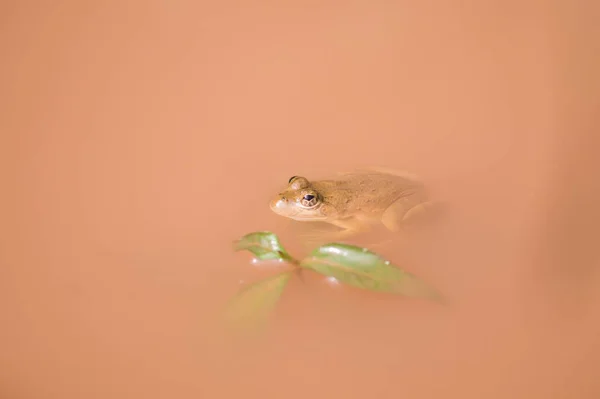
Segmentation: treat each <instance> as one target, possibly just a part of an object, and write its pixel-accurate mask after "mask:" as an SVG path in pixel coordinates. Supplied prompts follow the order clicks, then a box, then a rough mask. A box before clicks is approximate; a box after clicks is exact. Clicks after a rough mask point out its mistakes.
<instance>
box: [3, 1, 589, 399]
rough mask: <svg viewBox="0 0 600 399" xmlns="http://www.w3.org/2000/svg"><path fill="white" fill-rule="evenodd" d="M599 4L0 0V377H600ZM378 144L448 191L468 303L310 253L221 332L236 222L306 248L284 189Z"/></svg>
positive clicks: (495, 384) (312, 384)
mask: <svg viewBox="0 0 600 399" xmlns="http://www.w3.org/2000/svg"><path fill="white" fill-rule="evenodd" d="M599 11H600V10H599V7H598V5H594V4H592V2H583V1H574V2H558V1H556V2H543V1H537V0H532V1H518V2H517V1H512V0H509V1H500V0H487V1H470V2H469V1H467V2H459V3H457V2H450V1H444V0H425V1H419V2H408V1H396V2H392V1H370V2H367V1H351V2H341V1H328V0H326V1H320V2H310V1H309V2H303V3H302V4H300V3H297V2H294V3H293V2H289V1H287V2H286V1H283V2H281V1H280V2H275V1H266V0H261V1H257V2H231V1H224V2H212V3H210V2H187V1H176V0H175V1H168V2H167V1H145V2H141V1H123V2H116V1H103V2H90V1H59V2H44V1H19V2H17V1H10V0H9V1H4V2H2V4H0V29H1V35H0V49H1V53H0V54H1V57H2V58H1V62H0V71H1V74H0V104H1V107H0V162H1V168H0V181H1V182H2V184H1V186H0V187H1V193H0V194H1V195H0V205H1V207H0V216H1V219H0V220H1V223H0V226H1V227H0V320H1V324H0V354H1V355H0V398H6V399H38V398H44V399H51V398H61V399H69V398H78V399H79V398H86V399H87V398H90V399H91V398H103V399H104V398H115V399H117V398H167V397H168V398H171V397H178V398H199V397H206V398H220V397H240V396H243V397H245V398H305V397H311V398H332V397H334V398H335V397H344V398H363V397H378V398H396V397H398V396H402V397H406V398H442V397H443V398H507V397H511V398H581V399H585V398H598V397H600V381H599V380H598V375H597V370H598V366H599V361H600V348H599V346H600V345H599V342H600V340H598V336H599V332H600V323H599V316H598V315H599V314H600V294H599V292H600V290H598V284H600V275H599V273H598V263H599V255H598V245H597V237H598V234H597V226H598V225H599V224H600V211H599V209H598V203H599V199H600V179H599V178H598V172H597V171H598V170H600V165H599V164H600V162H599V161H598V157H597V155H596V152H597V149H598V148H600V135H599V134H598V123H597V110H598V109H599V105H600V104H599V102H598V97H597V94H598V88H599V80H598V79H597V76H595V75H596V71H597V70H598V69H599V67H600V65H599V60H598V57H599V54H600V48H599V47H600V46H599V42H598V38H599V37H600V29H599V28H598V24H597V21H598V18H599V17H600V12H599ZM369 165H382V166H387V167H393V168H399V169H407V170H410V171H411V172H414V173H416V174H418V175H421V176H422V177H423V178H424V180H426V181H429V182H431V187H432V190H433V191H434V192H435V193H437V195H439V196H440V197H444V198H450V199H452V200H453V202H452V203H453V205H454V208H453V209H454V210H453V213H452V217H450V218H449V219H448V220H447V222H446V223H445V224H443V225H442V226H441V227H440V228H439V230H438V231H437V233H436V234H435V235H434V236H432V237H431V238H429V240H428V241H426V242H422V243H420V244H422V245H420V248H423V249H425V250H423V251H422V253H421V254H422V255H423V256H421V257H420V258H419V259H420V260H421V261H420V262H417V263H415V264H413V265H411V266H410V270H411V271H412V272H413V273H415V274H417V275H419V276H422V277H423V278H426V279H427V280H428V281H430V282H431V283H433V284H434V285H435V286H436V287H438V288H439V289H440V290H442V291H443V292H445V293H446V294H447V295H448V296H449V297H450V298H451V299H452V304H451V306H447V307H439V306H434V305H431V304H427V303H424V302H419V301H411V300H397V299H396V300H391V299H389V298H387V297H384V296H378V295H375V294H371V293H366V292H362V291H358V290H354V289H348V288H345V287H332V286H329V285H327V284H326V283H325V282H324V280H323V279H322V278H319V277H317V276H308V278H307V281H305V284H302V283H301V282H298V281H293V282H292V283H290V286H289V287H287V288H288V289H287V291H286V292H285V294H284V296H283V297H282V301H281V303H280V304H279V305H280V306H278V308H277V311H276V312H275V314H274V317H273V320H272V324H271V327H270V328H269V330H268V332H267V335H266V336H265V337H264V339H262V340H259V341H252V342H248V343H245V344H244V343H241V344H240V343H239V342H232V341H231V340H230V339H229V338H228V337H227V336H225V335H224V334H223V332H222V330H221V329H220V327H219V325H218V322H217V321H218V315H219V311H220V310H221V308H222V306H223V305H224V304H225V302H226V301H227V299H228V298H229V297H230V296H231V295H233V294H234V293H235V292H236V290H237V289H238V288H239V286H240V281H252V280H255V279H258V278H261V277H262V276H264V275H268V274H269V273H273V270H272V269H269V268H261V267H256V266H254V265H251V264H250V262H249V261H250V256H249V255H248V254H244V253H233V252H232V251H231V242H232V240H234V239H236V238H238V237H240V236H242V235H244V234H246V233H249V232H251V231H257V230H272V231H274V232H276V233H277V234H279V235H280V236H281V238H282V240H283V242H284V245H286V246H289V247H290V248H291V249H292V250H293V251H296V252H295V253H297V254H298V255H299V256H300V255H301V251H302V249H301V248H300V247H299V246H297V245H296V241H295V235H294V234H295V231H296V230H295V228H296V227H295V225H294V223H292V222H289V221H287V220H283V218H281V217H279V216H277V215H275V214H274V213H272V212H271V211H270V210H269V209H268V201H269V199H270V198H271V196H272V195H273V194H274V193H276V192H278V191H279V190H280V189H281V188H282V187H284V186H285V185H286V183H287V180H288V178H289V177H290V176H292V175H305V176H308V177H311V176H319V177H320V176H324V175H329V174H332V173H336V172H338V171H345V170H348V169H352V168H354V167H361V166H369ZM288 243H289V244H288ZM394 248H395V247H394V246H391V247H390V246H388V247H386V249H384V250H382V251H383V253H384V254H385V256H387V257H388V258H389V259H392V260H395V259H399V258H400V257H402V253H400V251H399V250H395V249H394ZM407 267H408V266H407Z"/></svg>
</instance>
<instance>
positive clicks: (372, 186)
mask: <svg viewBox="0 0 600 399" xmlns="http://www.w3.org/2000/svg"><path fill="white" fill-rule="evenodd" d="M432 204H433V202H432V201H429V200H428V199H427V193H426V192H425V188H424V185H423V183H421V181H420V180H419V179H418V178H417V177H415V176H413V175H411V174H408V173H404V172H396V171H392V170H389V169H383V168H370V169H365V170H358V171H355V172H351V173H343V174H340V177H339V178H338V179H336V180H318V181H309V180H308V179H307V178H305V177H302V176H292V177H291V178H290V179H289V181H288V186H287V188H286V189H285V190H284V191H283V192H281V193H279V194H278V195H277V196H276V197H275V198H273V199H272V200H271V202H270V207H271V210H273V212H275V213H276V214H278V215H281V216H285V217H287V218H290V219H294V220H299V221H319V222H326V223H330V224H332V225H335V226H338V227H340V228H342V229H343V230H341V231H339V232H336V233H327V234H326V235H327V236H328V237H330V238H333V239H344V238H346V237H350V236H352V235H354V234H357V233H360V232H365V231H368V230H370V225H371V224H373V223H378V222H381V223H383V225H384V226H385V227H386V228H387V229H388V230H390V231H391V232H398V231H399V230H400V229H401V224H403V223H404V222H406V221H407V220H409V219H410V218H412V217H413V216H414V215H415V214H419V213H421V212H422V211H424V210H426V209H427V208H428V207H429V206H431V205H432ZM318 236H319V235H318V234H313V235H312V237H313V238H317V237H318Z"/></svg>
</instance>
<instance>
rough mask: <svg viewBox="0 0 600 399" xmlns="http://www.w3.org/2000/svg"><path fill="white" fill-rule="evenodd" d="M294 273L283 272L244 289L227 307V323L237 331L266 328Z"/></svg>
mask: <svg viewBox="0 0 600 399" xmlns="http://www.w3.org/2000/svg"><path fill="white" fill-rule="evenodd" d="M292 273H294V270H291V271H286V272H282V273H279V274H276V275H274V276H271V277H267V278H265V279H263V280H260V281H258V282H256V283H253V284H249V285H247V286H245V287H244V288H242V289H241V290H240V291H239V292H238V293H237V294H236V295H235V296H234V297H233V298H231V300H230V301H229V303H228V305H227V308H226V310H225V318H226V322H227V323H228V324H229V325H230V326H231V327H233V328H235V329H243V330H256V329H261V328H262V327H264V325H265V324H266V321H267V319H268V316H269V314H270V312H271V311H272V310H273V308H274V307H275V305H276V304H277V302H278V301H279V298H280V297H281V294H282V293H283V289H284V288H285V286H286V285H287V283H288V281H289V279H290V277H291V276H292Z"/></svg>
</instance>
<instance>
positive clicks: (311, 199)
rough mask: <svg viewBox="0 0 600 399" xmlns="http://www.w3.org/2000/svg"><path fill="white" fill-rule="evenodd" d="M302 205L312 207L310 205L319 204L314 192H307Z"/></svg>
mask: <svg viewBox="0 0 600 399" xmlns="http://www.w3.org/2000/svg"><path fill="white" fill-rule="evenodd" d="M301 202H302V205H304V206H307V207H310V206H315V205H316V204H317V197H316V196H314V195H312V194H306V195H305V196H304V197H302V200H301Z"/></svg>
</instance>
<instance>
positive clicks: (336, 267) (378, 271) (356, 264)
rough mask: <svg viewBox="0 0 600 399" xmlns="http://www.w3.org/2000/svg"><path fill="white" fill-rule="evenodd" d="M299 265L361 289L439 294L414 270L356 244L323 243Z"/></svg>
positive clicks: (420, 294) (414, 294) (425, 295)
mask: <svg viewBox="0 0 600 399" xmlns="http://www.w3.org/2000/svg"><path fill="white" fill-rule="evenodd" d="M300 266H301V267H303V268H307V269H312V270H314V271H316V272H318V273H321V274H323V275H325V276H328V277H333V278H335V279H337V280H339V281H340V282H342V283H345V284H348V285H351V286H354V287H358V288H362V289H367V290H371V291H379V292H389V293H394V294H401V295H406V296H412V297H426V298H438V295H437V293H436V292H435V291H434V290H433V289H431V288H429V287H428V286H427V285H425V284H424V283H423V282H421V281H420V280H419V279H417V278H416V277H415V276H413V275H412V274H410V273H408V272H405V271H402V270H400V269H399V268H398V267H396V266H394V265H392V264H391V263H390V262H389V261H386V260H385V259H383V258H381V257H380V256H379V255H377V254H376V253H374V252H371V251H369V250H367V249H363V248H359V247H355V246H353V245H347V244H338V243H333V244H327V245H323V246H321V247H319V248H317V249H316V250H314V251H313V252H312V253H311V254H310V255H309V256H308V257H307V258H305V259H303V260H302V261H301V262H300Z"/></svg>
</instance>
